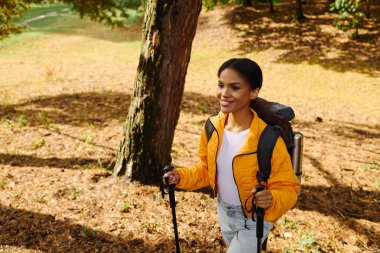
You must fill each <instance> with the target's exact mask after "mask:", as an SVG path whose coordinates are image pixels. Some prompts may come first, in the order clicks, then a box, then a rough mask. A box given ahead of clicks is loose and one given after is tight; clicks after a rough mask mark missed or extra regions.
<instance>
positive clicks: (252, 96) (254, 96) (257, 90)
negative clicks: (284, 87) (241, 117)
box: [249, 88, 260, 100]
mask: <svg viewBox="0 0 380 253" xmlns="http://www.w3.org/2000/svg"><path fill="white" fill-rule="evenodd" d="M259 92H260V89H259V88H256V89H254V90H251V93H250V94H249V98H250V99H251V100H253V99H255V98H257V96H258V95H259Z"/></svg>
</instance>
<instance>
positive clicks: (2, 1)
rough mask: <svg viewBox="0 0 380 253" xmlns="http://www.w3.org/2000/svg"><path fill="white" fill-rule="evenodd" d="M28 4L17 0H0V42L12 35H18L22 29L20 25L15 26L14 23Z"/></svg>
mask: <svg viewBox="0 0 380 253" xmlns="http://www.w3.org/2000/svg"><path fill="white" fill-rule="evenodd" d="M27 8H28V4H27V3H25V2H23V1H19V0H0V40H2V39H4V38H5V37H7V36H8V35H9V34H12V33H19V32H21V30H22V29H23V26H21V25H15V24H14V21H15V20H16V19H17V18H19V17H20V16H21V15H22V14H23V13H24V12H25V10H26V9H27Z"/></svg>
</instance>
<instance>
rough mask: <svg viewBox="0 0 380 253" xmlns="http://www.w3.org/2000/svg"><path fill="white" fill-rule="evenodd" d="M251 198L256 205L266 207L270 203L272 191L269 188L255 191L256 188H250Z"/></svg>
mask: <svg viewBox="0 0 380 253" xmlns="http://www.w3.org/2000/svg"><path fill="white" fill-rule="evenodd" d="M252 194H253V198H254V201H255V204H256V206H257V207H261V208H264V209H268V208H269V207H270V206H271V204H272V199H273V197H272V192H271V191H269V190H262V191H260V192H256V188H254V189H253V190H252Z"/></svg>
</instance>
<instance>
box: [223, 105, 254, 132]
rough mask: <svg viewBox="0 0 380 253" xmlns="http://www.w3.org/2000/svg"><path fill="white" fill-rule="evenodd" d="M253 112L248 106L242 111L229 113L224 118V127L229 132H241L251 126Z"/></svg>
mask: <svg viewBox="0 0 380 253" xmlns="http://www.w3.org/2000/svg"><path fill="white" fill-rule="evenodd" d="M252 119H253V113H252V112H251V110H250V109H249V108H247V110H244V111H238V112H234V113H229V114H228V116H227V120H226V125H225V128H226V129H227V130H228V131H231V132H241V131H244V130H246V129H248V128H249V127H250V126H251V122H252Z"/></svg>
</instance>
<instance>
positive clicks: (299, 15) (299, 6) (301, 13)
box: [296, 0, 306, 22]
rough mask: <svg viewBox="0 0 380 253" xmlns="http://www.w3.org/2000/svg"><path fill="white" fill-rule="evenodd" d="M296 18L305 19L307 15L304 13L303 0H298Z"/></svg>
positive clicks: (299, 20) (300, 20)
mask: <svg viewBox="0 0 380 253" xmlns="http://www.w3.org/2000/svg"><path fill="white" fill-rule="evenodd" d="M296 4H297V5H296V18H297V21H298V22H302V21H305V19H306V17H305V16H304V15H303V10H302V0H296Z"/></svg>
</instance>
